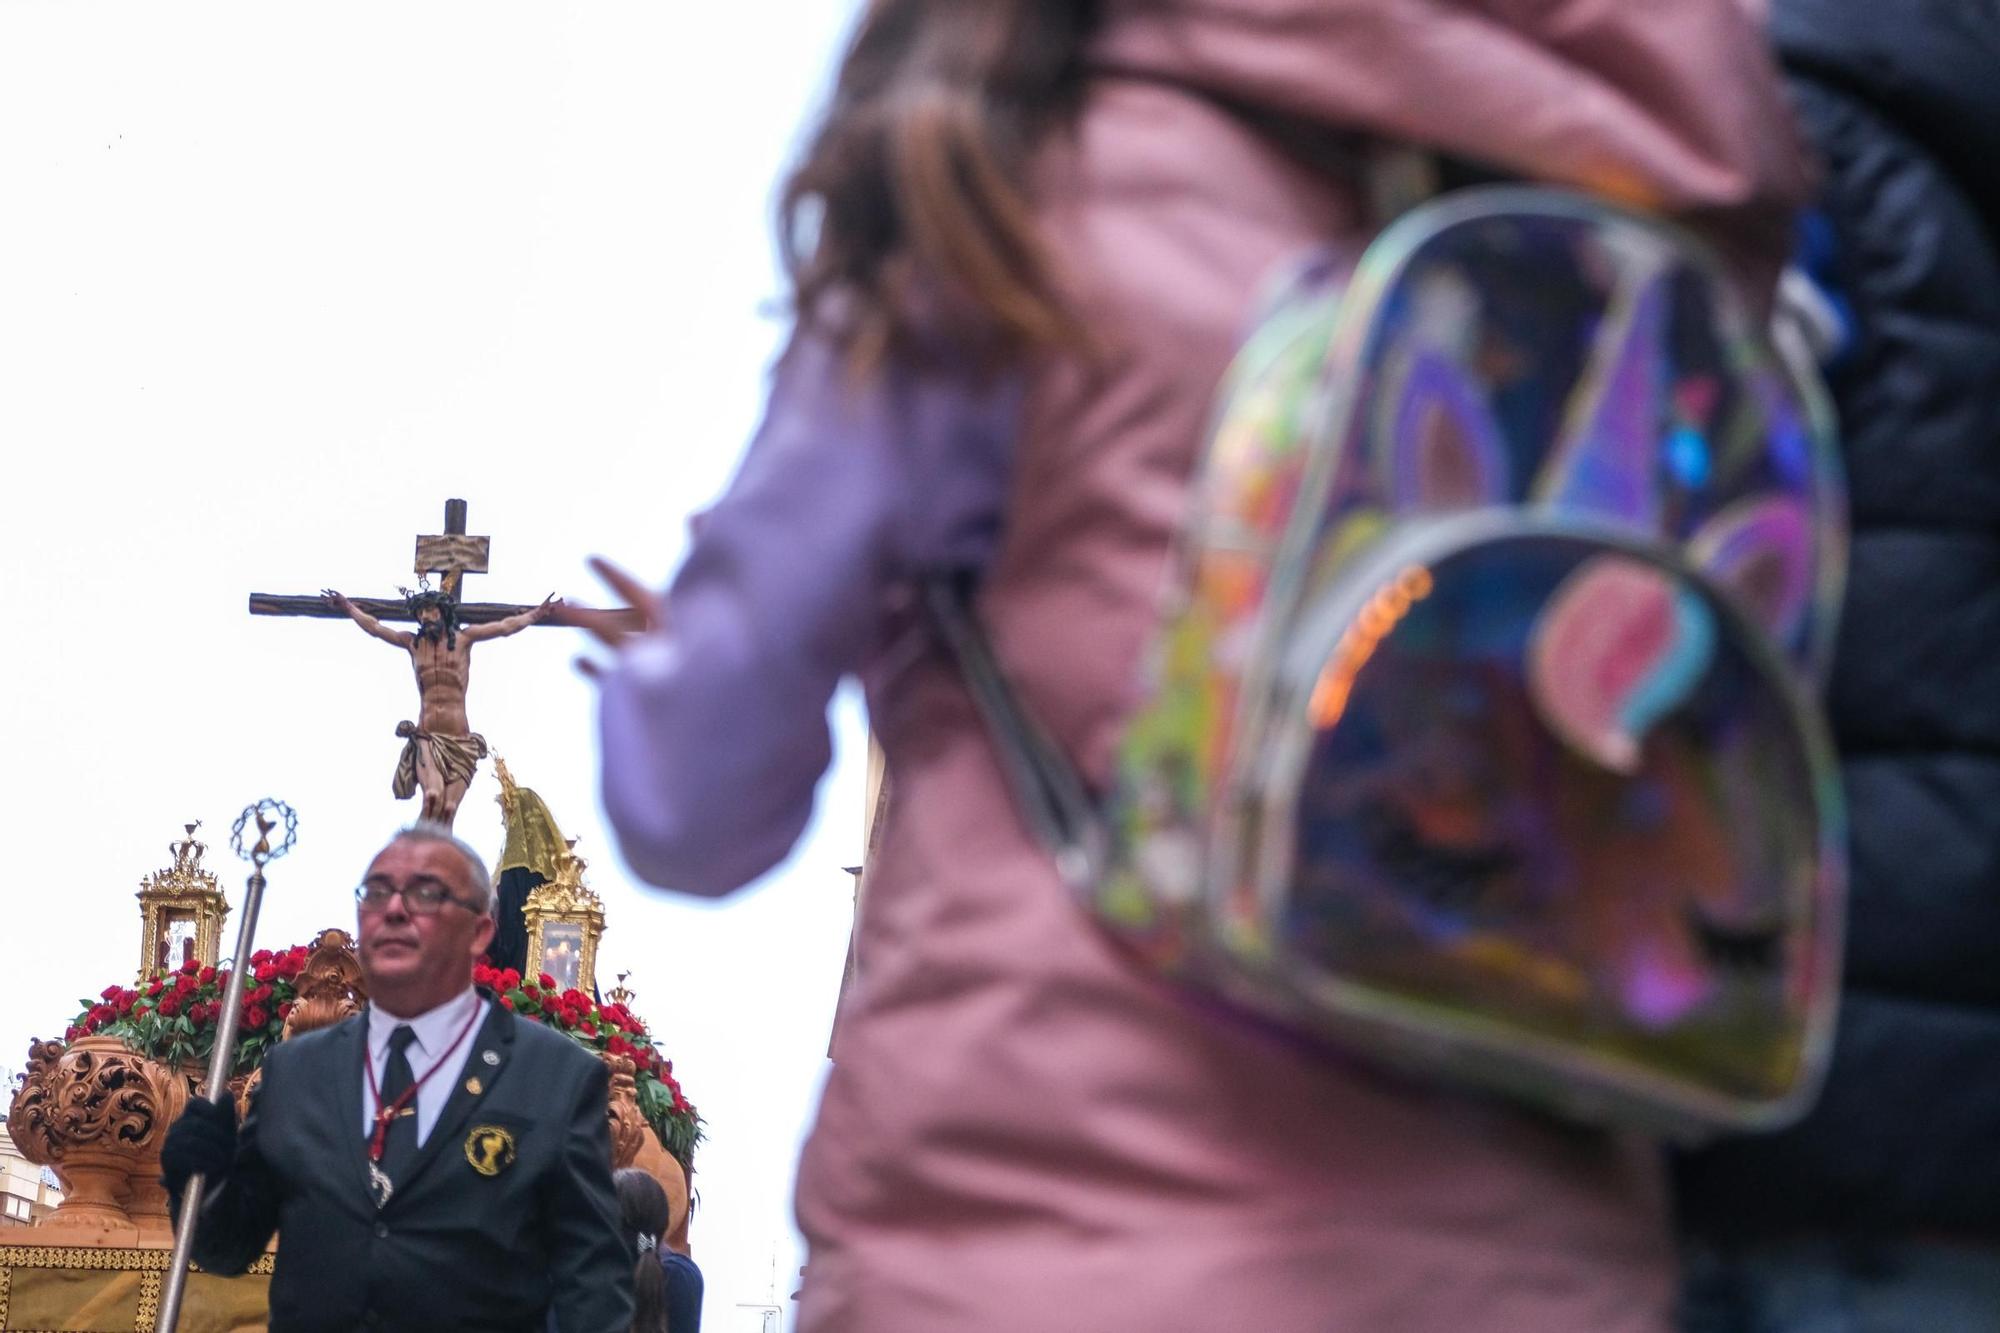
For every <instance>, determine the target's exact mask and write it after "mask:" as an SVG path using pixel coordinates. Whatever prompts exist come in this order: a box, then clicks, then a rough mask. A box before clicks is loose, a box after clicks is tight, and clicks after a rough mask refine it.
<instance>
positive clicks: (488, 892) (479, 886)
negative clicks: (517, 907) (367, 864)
mask: <svg viewBox="0 0 2000 1333" xmlns="http://www.w3.org/2000/svg"><path fill="white" fill-rule="evenodd" d="M399 842H441V843H443V844H445V845H446V846H447V847H450V848H451V849H452V850H454V851H456V852H457V853H458V855H459V857H460V859H461V860H463V861H464V862H465V873H466V876H467V877H468V878H469V879H471V881H472V888H473V891H474V892H475V893H477V894H478V895H479V901H480V902H481V903H483V904H484V905H485V908H486V911H487V913H488V914H489V915H490V914H491V913H492V911H493V907H494V901H495V900H494V897H493V876H491V875H489V874H487V873H486V862H485V861H484V860H483V859H482V858H481V857H480V855H479V853H478V852H476V851H474V850H473V849H472V844H471V843H469V842H467V841H466V840H465V839H463V838H461V837H459V836H458V835H457V834H455V833H453V832H452V831H451V830H450V829H448V828H446V827H445V826H444V825H443V824H440V823H438V822H437V821H436V820H434V819H419V820H418V821H417V822H416V823H414V824H412V825H410V826H409V827H408V828H406V829H403V830H401V831H400V832H398V833H397V834H396V836H395V837H393V838H391V839H389V841H388V842H386V843H384V844H383V845H382V850H383V851H385V852H386V851H388V850H389V848H391V847H394V846H395V845H396V844H397V843H399Z"/></svg>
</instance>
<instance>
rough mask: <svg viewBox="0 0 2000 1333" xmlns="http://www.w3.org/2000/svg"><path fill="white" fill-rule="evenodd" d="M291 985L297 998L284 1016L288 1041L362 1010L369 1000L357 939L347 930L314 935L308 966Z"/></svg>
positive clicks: (331, 930)
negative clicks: (288, 1013)
mask: <svg viewBox="0 0 2000 1333" xmlns="http://www.w3.org/2000/svg"><path fill="white" fill-rule="evenodd" d="M292 984H293V986H294V987H295V988H296V989H297V990H298V999H297V1000H295V1001H294V1002H293V1004H292V1012H291V1014H290V1015H289V1016H287V1017H286V1019H285V1040H287V1041H289V1040H291V1039H292V1038H293V1037H296V1036H298V1035H299V1034H300V1033H302V1032H315V1031H317V1030H319V1029H320V1028H324V1027H332V1026H333V1025H334V1024H335V1023H338V1022H339V1021H340V1020H341V1019H343V1018H346V1017H348V1016H349V1015H352V1014H358V1013H360V1012H361V1006H362V1004H363V1003H365V1002H366V1001H367V999H368V986H367V983H365V982H364V981H363V980H362V979H361V962H360V960H359V959H358V958H356V957H355V955H354V940H353V939H352V938H351V937H350V936H349V935H348V933H347V932H346V931H344V930H335V929H327V930H322V931H321V932H320V933H319V934H318V935H315V936H314V937H313V942H312V951H311V952H310V953H308V954H307V955H306V965H305V967H304V968H302V969H301V970H300V972H299V975H298V979H297V980H296V981H294V982H293V983H292Z"/></svg>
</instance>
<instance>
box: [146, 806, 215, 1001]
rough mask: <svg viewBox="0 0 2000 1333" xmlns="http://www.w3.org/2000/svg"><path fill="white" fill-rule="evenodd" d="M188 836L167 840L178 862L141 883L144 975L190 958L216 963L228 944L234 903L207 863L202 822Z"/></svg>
mask: <svg viewBox="0 0 2000 1333" xmlns="http://www.w3.org/2000/svg"><path fill="white" fill-rule="evenodd" d="M183 827H185V828H186V829H187V837H186V838H184V839H181V840H179V841H177V842H170V843H168V844H167V850H168V851H170V852H172V853H173V857H174V861H173V864H172V865H170V866H168V867H166V868H165V869H163V870H155V871H154V872H153V873H152V874H150V875H148V876H146V878H144V879H143V880H140V881H139V895H138V896H139V915H140V931H139V978H140V980H142V981H143V980H145V979H146V978H147V977H153V976H158V975H160V974H161V973H163V972H171V971H173V970H174V969H175V968H177V967H179V966H180V965H181V964H182V963H184V962H186V961H187V960H188V959H190V958H193V959H196V960H198V961H200V962H203V963H207V964H210V965H213V964H214V962H215V960H216V956H217V952H218V951H219V950H220V948H221V947H222V922H223V919H224V918H225V917H227V916H228V915H229V902H228V900H227V899H225V898H224V897H223V895H222V883H221V881H220V880H218V879H217V878H216V877H215V874H214V872H213V871H210V870H209V869H207V868H206V867H204V866H203V865H202V864H201V857H202V853H203V852H206V851H207V850H208V844H207V843H204V842H200V841H197V840H196V838H195V836H194V831H195V830H196V829H198V828H200V827H201V822H200V821H199V820H197V821H196V822H194V823H192V824H187V825H184V826H183Z"/></svg>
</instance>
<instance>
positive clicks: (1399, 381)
mask: <svg viewBox="0 0 2000 1333" xmlns="http://www.w3.org/2000/svg"><path fill="white" fill-rule="evenodd" d="M1384 387H1385V388H1386V389H1387V392H1385V393H1384V394H1383V395H1382V396H1381V398H1380V399H1379V400H1378V402H1377V403H1376V405H1375V411H1376V417H1375V422H1376V438H1377V439H1378V440H1382V441H1386V442H1387V447H1386V448H1385V449H1384V451H1383V466H1384V468H1385V470H1386V472H1387V477H1386V481H1387V490H1388V498H1389V501H1390V504H1391V506H1392V508H1393V510H1394V511H1395V512H1396V513H1401V514H1419V513H1439V512H1448V511H1451V510H1457V509H1477V508H1479V507H1481V506H1483V505H1489V504H1500V503H1503V502H1505V501H1506V500H1507V499H1508V493H1509V488H1510V482H1509V478H1508V467H1507V448H1506V443H1505V441H1504V440H1503V439H1502V437H1501V434H1500V427H1499V424H1498V423H1497V422H1496V421H1494V419H1493V412H1492V409H1491V408H1489V407H1488V406H1487V404H1486V400H1485V397H1484V394H1483V392H1482V390H1481V387H1480V386H1479V385H1478V384H1477V383H1476V382H1474V381H1473V380H1472V379H1471V377H1469V376H1468V375H1467V374H1466V373H1465V371H1464V370H1463V369H1462V368H1461V367H1460V365H1459V363H1458V362H1457V361H1455V360H1453V359H1452V358H1450V357H1448V356H1446V355H1445V354H1444V353H1443V352H1441V351H1439V350H1437V349H1435V348H1433V347H1430V346H1428V345H1425V344H1422V343H1419V344H1418V345H1416V346H1414V347H1411V348H1409V349H1407V350H1403V351H1400V352H1398V353H1395V354H1393V355H1392V358H1391V363H1390V366H1389V369H1388V373H1387V374H1386V376H1385V386H1384Z"/></svg>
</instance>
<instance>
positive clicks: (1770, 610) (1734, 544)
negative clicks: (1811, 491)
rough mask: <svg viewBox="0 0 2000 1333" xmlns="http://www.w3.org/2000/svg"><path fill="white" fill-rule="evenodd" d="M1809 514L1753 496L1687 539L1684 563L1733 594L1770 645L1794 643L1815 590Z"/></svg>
mask: <svg viewBox="0 0 2000 1333" xmlns="http://www.w3.org/2000/svg"><path fill="white" fill-rule="evenodd" d="M1813 541H1814V530H1813V518H1812V514H1811V512H1810V511H1809V510H1808V509H1807V507H1806V505H1805V504H1804V502H1803V501H1801V500H1799V499H1797V498H1795V497H1793V496H1789V495H1783V494H1769V495H1753V496H1748V497H1746V498H1744V499H1742V500H1738V501H1737V502H1736V503H1735V504H1732V505H1730V506H1729V507H1728V508H1726V509H1724V510H1723V511H1722V512H1721V513H1719V514H1717V515H1715V516H1714V517H1713V518H1711V519H1709V520H1708V522H1706V523H1704V524H1703V525H1702V526H1701V528H1700V529H1699V530H1698V531H1696V532H1695V534H1694V536H1693V537H1691V538H1690V539H1689V540H1688V547H1687V549H1688V559H1689V561H1690V562H1691V563H1692V564H1693V565H1694V566H1695V568H1697V569H1699V570H1701V571H1702V572H1703V573H1705V574H1707V575H1708V576H1709V577H1710V578H1712V579H1714V580H1715V581H1716V582H1717V583H1718V584H1720V585H1721V586H1722V587H1723V588H1724V589H1726V590H1727V591H1729V592H1730V593H1732V594H1734V595H1735V598H1736V601H1737V604H1738V605H1739V606H1741V607H1742V609H1743V611H1744V613H1745V614H1747V615H1748V616H1749V617H1750V618H1751V619H1752V620H1753V621H1755V622H1756V623H1757V624H1759V625H1761V626H1763V628H1764V630H1765V631H1766V632H1767V633H1768V634H1770V636H1771V638H1772V640H1773V641H1774V642H1777V643H1779V644H1785V645H1790V644H1793V643H1796V642H1797V641H1798V640H1799V638H1800V632H1801V629H1802V627H1803V625H1804V623H1805V620H1806V615H1807V613H1808V612H1809V611H1810V610H1811V608H1812V604H1813V593H1814V588H1815V574H1816V569H1815V558H1814V549H1813Z"/></svg>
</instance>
